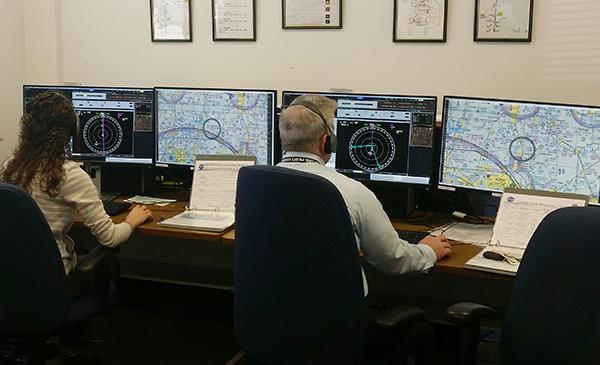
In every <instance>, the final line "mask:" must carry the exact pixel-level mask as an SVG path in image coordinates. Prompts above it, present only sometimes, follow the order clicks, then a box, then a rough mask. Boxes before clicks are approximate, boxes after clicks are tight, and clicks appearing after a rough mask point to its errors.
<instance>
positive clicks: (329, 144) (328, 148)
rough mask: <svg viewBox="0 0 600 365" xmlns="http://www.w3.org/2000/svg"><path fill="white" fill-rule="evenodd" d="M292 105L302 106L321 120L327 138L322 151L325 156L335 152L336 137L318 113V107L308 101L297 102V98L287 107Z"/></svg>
mask: <svg viewBox="0 0 600 365" xmlns="http://www.w3.org/2000/svg"><path fill="white" fill-rule="evenodd" d="M292 105H300V106H303V107H305V108H306V109H308V110H310V111H311V112H313V113H315V114H316V115H318V116H319V118H321V120H322V121H323V123H325V129H326V130H327V138H325V145H324V146H323V150H324V151H325V153H327V154H331V153H333V152H335V149H336V148H337V137H336V136H335V133H333V130H332V129H331V127H329V124H327V120H325V117H324V116H323V114H322V113H321V112H319V107H318V106H317V105H316V104H315V103H312V102H310V101H308V100H298V98H296V99H295V100H294V101H293V102H292V103H291V104H290V105H289V106H288V107H290V106H292Z"/></svg>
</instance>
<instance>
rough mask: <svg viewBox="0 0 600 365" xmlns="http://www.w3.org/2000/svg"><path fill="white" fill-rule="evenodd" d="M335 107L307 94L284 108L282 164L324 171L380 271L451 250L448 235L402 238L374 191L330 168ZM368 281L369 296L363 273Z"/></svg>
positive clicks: (428, 262)
mask: <svg viewBox="0 0 600 365" xmlns="http://www.w3.org/2000/svg"><path fill="white" fill-rule="evenodd" d="M336 108H337V103H336V102H335V101H334V100H332V99H329V98H326V97H324V96H320V95H312V94H307V95H303V96H300V97H298V98H296V99H295V100H294V101H293V102H292V103H291V104H290V106H288V107H287V108H286V109H285V110H283V111H282V112H281V116H280V118H279V133H280V138H281V144H282V146H283V149H284V150H285V151H286V153H285V155H284V158H283V160H282V162H281V163H280V164H279V165H278V166H281V167H287V168H291V169H295V170H300V171H304V172H308V173H312V174H315V175H319V176H321V177H323V178H325V179H327V180H329V181H331V182H332V183H333V184H334V185H335V186H336V187H337V188H338V190H339V191H340V193H341V195H342V197H343V198H344V201H345V203H346V206H347V207H348V212H349V213H350V219H351V220H352V227H353V230H354V236H355V237H356V242H357V244H358V248H359V249H360V250H361V251H362V252H363V254H364V257H365V259H366V260H367V262H369V263H370V264H371V265H373V267H375V268H376V269H377V270H379V271H381V272H383V273H386V274H401V273H405V272H412V271H424V270H427V269H429V268H431V267H432V266H433V265H434V264H435V262H436V261H437V260H439V259H441V258H443V257H445V256H447V255H449V254H450V252H451V249H450V244H449V243H448V240H447V239H446V238H445V237H443V236H440V237H433V236H427V237H425V238H424V239H423V240H421V241H420V242H419V243H418V244H416V245H413V244H410V243H408V242H406V241H404V240H402V239H400V238H399V237H398V234H397V233H396V231H395V230H394V227H393V226H392V223H391V222H390V219H389V218H388V216H387V214H386V213H385V212H384V210H383V207H382V205H381V203H380V202H379V200H377V197H376V196H375V194H373V193H372V192H371V191H370V190H369V189H367V188H366V187H365V186H364V185H362V184H361V183H359V182H358V181H355V180H352V179H350V178H348V177H346V176H344V175H342V174H340V173H338V172H337V171H334V170H332V169H329V168H327V167H325V164H326V163H327V161H329V158H330V157H331V153H332V152H333V151H335V147H336V146H335V145H336V140H335V134H334V132H333V118H334V116H335V111H336ZM363 284H364V290H365V296H366V295H367V294H368V287H367V282H366V278H365V275H364V272H363Z"/></svg>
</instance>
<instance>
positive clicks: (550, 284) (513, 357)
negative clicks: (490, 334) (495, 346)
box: [502, 207, 600, 364]
mask: <svg viewBox="0 0 600 365" xmlns="http://www.w3.org/2000/svg"><path fill="white" fill-rule="evenodd" d="M599 283H600V208H598V207H587V208H574V207H571V208H563V209H559V210H557V211H554V212H552V213H551V214H549V215H548V216H547V217H546V218H545V219H544V220H543V221H542V222H541V223H540V225H539V227H538V228H537V230H536V231H535V234H534V235H533V237H532V238H531V240H530V242H529V244H528V247H527V250H526V252H525V255H524V257H523V260H522V262H521V265H520V267H519V271H518V273H517V276H516V278H515V281H514V284H513V288H512V292H511V298H510V304H509V306H508V309H507V312H506V317H505V325H504V329H503V335H502V359H503V363H505V364H600V317H599V316H598V311H599V310H600V294H599V292H600V284H599Z"/></svg>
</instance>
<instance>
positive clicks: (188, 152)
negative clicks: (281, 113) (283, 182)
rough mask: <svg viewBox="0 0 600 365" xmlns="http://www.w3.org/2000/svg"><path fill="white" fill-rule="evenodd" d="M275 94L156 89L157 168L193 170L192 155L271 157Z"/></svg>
mask: <svg viewBox="0 0 600 365" xmlns="http://www.w3.org/2000/svg"><path fill="white" fill-rule="evenodd" d="M275 105H276V92H275V91H268V90H232V89H179V88H161V87H159V88H156V106H157V107H156V125H157V133H156V164H157V166H160V165H161V164H162V165H165V166H189V167H193V166H194V161H195V159H196V155H245V156H255V157H256V160H257V164H260V165H269V164H271V163H272V157H273V122H274V117H275Z"/></svg>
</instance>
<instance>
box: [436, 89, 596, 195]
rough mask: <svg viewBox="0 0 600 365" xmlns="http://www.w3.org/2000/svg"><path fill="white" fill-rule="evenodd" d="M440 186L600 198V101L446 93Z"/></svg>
mask: <svg viewBox="0 0 600 365" xmlns="http://www.w3.org/2000/svg"><path fill="white" fill-rule="evenodd" d="M442 133H443V137H442V148H441V150H442V153H441V163H440V174H439V184H440V187H450V188H471V189H478V190H484V191H491V192H501V191H503V190H504V188H506V187H514V188H524V189H535V190H544V191H556V192H566V193H578V194H584V195H589V196H590V197H591V198H592V201H593V202H598V193H599V191H600V107H586V106H575V105H558V104H549V103H539V102H525V101H510V100H493V99H481V98H465V97H454V96H446V97H445V98H444V116H443V132H442Z"/></svg>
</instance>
